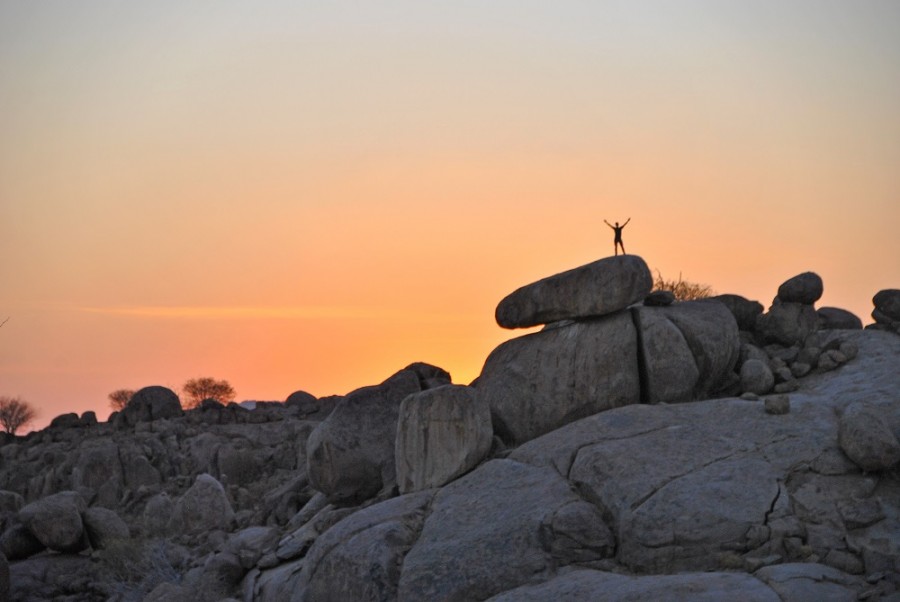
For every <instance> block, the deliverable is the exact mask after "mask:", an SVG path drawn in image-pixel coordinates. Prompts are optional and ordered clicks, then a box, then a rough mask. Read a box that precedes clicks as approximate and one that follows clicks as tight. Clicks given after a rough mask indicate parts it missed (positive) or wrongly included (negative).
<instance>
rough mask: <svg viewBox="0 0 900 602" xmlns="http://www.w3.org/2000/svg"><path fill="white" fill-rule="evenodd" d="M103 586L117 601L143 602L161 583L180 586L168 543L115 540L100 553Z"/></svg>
mask: <svg viewBox="0 0 900 602" xmlns="http://www.w3.org/2000/svg"><path fill="white" fill-rule="evenodd" d="M97 557H98V560H99V562H100V564H101V567H102V575H103V580H104V583H103V586H104V589H106V590H107V591H108V592H109V593H111V594H113V597H114V599H116V600H121V601H122V602H132V601H134V602H140V600H143V599H144V596H146V595H147V594H148V593H150V592H151V591H152V590H153V588H155V587H156V586H158V585H159V584H160V583H164V582H170V583H178V582H179V581H180V580H181V574H180V572H179V571H178V569H176V568H175V566H173V563H172V561H171V559H170V558H169V554H167V543H166V542H165V540H161V539H141V538H129V539H114V540H112V541H110V542H109V543H108V544H107V545H106V547H104V548H103V549H102V550H99V551H98V552H97Z"/></svg>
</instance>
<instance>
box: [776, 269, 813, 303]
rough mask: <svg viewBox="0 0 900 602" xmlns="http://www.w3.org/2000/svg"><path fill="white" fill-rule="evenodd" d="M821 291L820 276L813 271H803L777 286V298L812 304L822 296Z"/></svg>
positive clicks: (789, 301)
mask: <svg viewBox="0 0 900 602" xmlns="http://www.w3.org/2000/svg"><path fill="white" fill-rule="evenodd" d="M822 291H823V286H822V278H821V277H820V276H819V275H818V274H816V273H814V272H803V273H802V274H797V275H796V276H794V277H793V278H789V279H788V280H785V281H784V282H783V283H782V284H781V286H779V287H778V298H779V299H781V300H782V301H784V302H786V303H803V304H806V305H812V304H813V303H815V302H816V301H818V300H819V299H820V298H821V297H822Z"/></svg>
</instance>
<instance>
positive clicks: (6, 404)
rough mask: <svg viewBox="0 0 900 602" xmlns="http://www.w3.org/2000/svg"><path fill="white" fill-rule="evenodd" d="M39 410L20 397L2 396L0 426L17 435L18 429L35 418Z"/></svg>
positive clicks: (0, 401) (0, 399)
mask: <svg viewBox="0 0 900 602" xmlns="http://www.w3.org/2000/svg"><path fill="white" fill-rule="evenodd" d="M36 417H37V412H36V411H35V410H34V408H32V407H31V404H29V403H28V402H27V401H25V400H24V399H22V398H20V397H6V396H3V397H0V426H2V427H3V429H4V430H5V431H6V432H7V433H9V434H10V435H15V434H16V431H17V430H19V429H20V428H22V427H23V426H25V425H26V424H28V423H29V422H31V421H32V420H34V419H35V418H36Z"/></svg>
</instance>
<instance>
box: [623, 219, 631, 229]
mask: <svg viewBox="0 0 900 602" xmlns="http://www.w3.org/2000/svg"><path fill="white" fill-rule="evenodd" d="M630 221H631V218H630V217H629V218H628V219H627V220H625V223H624V224H622V227H623V228H624V227H625V226H627V225H628V222H630Z"/></svg>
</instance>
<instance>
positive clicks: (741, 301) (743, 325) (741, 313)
mask: <svg viewBox="0 0 900 602" xmlns="http://www.w3.org/2000/svg"><path fill="white" fill-rule="evenodd" d="M710 300H712V301H718V302H719V303H722V304H724V305H725V307H727V308H728V311H730V312H731V314H732V315H733V316H734V319H735V320H736V321H737V325H738V328H739V329H740V330H748V331H750V330H753V329H754V328H756V316H758V315H759V314H761V313H762V312H763V306H762V303H760V302H759V301H750V300H749V299H747V298H745V297H741V296H740V295H730V294H728V295H717V296H715V297H710Z"/></svg>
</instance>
